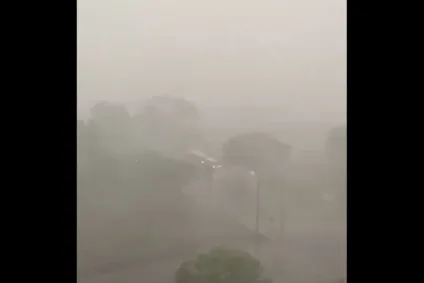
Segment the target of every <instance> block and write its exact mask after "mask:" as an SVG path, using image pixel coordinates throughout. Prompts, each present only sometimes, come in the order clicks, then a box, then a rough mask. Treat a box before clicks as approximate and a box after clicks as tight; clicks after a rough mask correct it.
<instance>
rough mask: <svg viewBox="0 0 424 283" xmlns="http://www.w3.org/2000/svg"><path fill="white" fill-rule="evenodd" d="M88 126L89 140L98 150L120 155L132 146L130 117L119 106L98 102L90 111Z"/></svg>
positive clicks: (125, 109)
mask: <svg viewBox="0 0 424 283" xmlns="http://www.w3.org/2000/svg"><path fill="white" fill-rule="evenodd" d="M90 112H91V119H90V120H89V123H88V126H89V128H90V132H91V135H92V136H91V139H92V141H93V142H95V143H96V146H97V147H98V148H99V149H102V150H104V151H106V152H113V153H120V152H122V151H124V150H128V149H129V148H130V146H131V144H132V139H131V132H132V128H131V127H132V124H131V116H130V115H129V113H128V110H127V108H126V107H125V106H124V105H121V104H115V103H109V102H99V103H97V104H96V105H94V106H93V107H92V108H91V110H90Z"/></svg>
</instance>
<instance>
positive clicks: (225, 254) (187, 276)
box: [175, 248, 272, 283]
mask: <svg viewBox="0 0 424 283" xmlns="http://www.w3.org/2000/svg"><path fill="white" fill-rule="evenodd" d="M262 274H263V267H262V264H261V263H260V261H259V260H257V259H255V258H254V257H252V256H251V255H250V254H249V253H247V252H244V251H239V250H229V249H225V248H215V249H212V250H211V251H210V252H209V253H207V254H200V255H198V256H197V258H196V259H195V260H189V261H186V262H183V263H182V264H181V266H180V268H179V269H178V270H177V272H176V274H175V282H176V283H218V282H222V283H259V282H262V283H271V282H272V280H271V279H261V276H262Z"/></svg>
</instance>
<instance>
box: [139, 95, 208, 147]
mask: <svg viewBox="0 0 424 283" xmlns="http://www.w3.org/2000/svg"><path fill="white" fill-rule="evenodd" d="M199 124H200V116H199V113H198V111H197V109H196V106H195V105H194V103H192V102H190V101H188V100H186V99H184V98H176V97H172V96H153V97H151V98H149V99H148V100H146V101H144V103H143V104H142V105H141V107H140V108H139V109H138V110H137V111H136V113H135V115H134V127H135V129H136V132H137V140H138V142H137V143H138V144H139V145H140V146H141V147H143V148H144V149H146V148H147V149H151V150H157V151H160V152H163V153H167V154H168V153H170V154H173V153H176V152H181V151H186V150H188V149H190V148H193V147H197V145H198V144H199V142H200V137H201V134H200V125H199Z"/></svg>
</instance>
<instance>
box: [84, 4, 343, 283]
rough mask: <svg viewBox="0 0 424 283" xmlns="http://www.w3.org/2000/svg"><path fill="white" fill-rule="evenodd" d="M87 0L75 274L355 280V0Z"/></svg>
mask: <svg viewBox="0 0 424 283" xmlns="http://www.w3.org/2000/svg"><path fill="white" fill-rule="evenodd" d="M77 4H78V38H77V39H78V108H77V116H78V129H77V147H78V148H77V155H78V156H77V158H78V168H77V169H78V171H77V182H78V186H77V194H78V202H77V207H78V235H77V240H78V281H79V282H81V283H97V282H99V283H103V282H105V283H106V282H120V283H125V282H128V283H132V282H152V283H154V282H158V283H162V282H163V283H169V282H176V283H188V282H190V283H196V282H210V283H214V282H232V283H236V282H240V283H250V282H270V280H272V282H274V283H279V282H281V283H309V282H311V283H312V282H313V283H317V282H323V283H340V282H344V281H346V279H345V278H346V136H347V135H346V2H343V1H339V0H299V1H294V0H287V1H274V0H265V1H262V2H260V1H251V0H249V1H241V0H231V1H222V0H218V1H194V0H180V1H172V0H157V1H152V0H139V1H136V0H121V1H118V0H78V1H77ZM217 247H221V248H222V249H224V248H225V249H229V250H230V252H228V251H225V250H224V251H223V250H220V249H218V250H216V249H217ZM211 249H213V250H212V251H211ZM209 251H210V254H209V256H210V258H212V259H213V260H209V259H208V260H207V258H208V257H207V256H206V255H201V256H199V254H201V253H207V252H209ZM243 251H245V252H247V253H246V254H244V253H243ZM196 256H198V258H197V259H196ZM250 257H252V258H250ZM234 258H237V259H241V260H240V264H235V263H234V262H235V259H234ZM194 259H196V260H197V261H193V262H190V260H194ZM211 262H219V263H220V264H219V266H220V268H221V269H222V270H221V269H219V270H218V269H217V267H216V266H215V265H213V264H212V263H211ZM230 263H231V264H230ZM211 264H212V265H211ZM214 264H215V263H214ZM199 266H203V269H202V268H200V267H199ZM205 266H206V267H205ZM211 266H214V267H213V268H212V267H211ZM205 268H206V269H205ZM211 268H212V269H211ZM262 269H263V273H262V272H260V271H262ZM205 270H207V271H205ZM211 270H214V271H213V272H212V271H211ZM217 270H218V271H217ZM247 270H257V273H254V272H250V273H249V272H248V271H247ZM211 272H212V273H213V274H212V273H211ZM215 273H216V274H215ZM218 273H219V274H218ZM221 273H222V274H221ZM242 274H244V275H242ZM246 274H248V275H246ZM231 276H232V277H231ZM249 276H250V277H249ZM227 277H228V278H227ZM264 278H265V279H264Z"/></svg>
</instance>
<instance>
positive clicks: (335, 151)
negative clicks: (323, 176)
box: [326, 125, 347, 167]
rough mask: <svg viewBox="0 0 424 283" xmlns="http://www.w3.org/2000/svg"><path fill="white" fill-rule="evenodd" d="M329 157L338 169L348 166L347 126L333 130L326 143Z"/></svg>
mask: <svg viewBox="0 0 424 283" xmlns="http://www.w3.org/2000/svg"><path fill="white" fill-rule="evenodd" d="M326 151H327V156H328V158H329V160H330V162H332V163H333V164H334V165H335V166H336V167H338V166H340V165H345V164H346V155H347V131H346V126H344V125H343V126H339V127H336V128H333V129H331V131H330V133H329V134H328V137H327V143H326Z"/></svg>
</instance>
